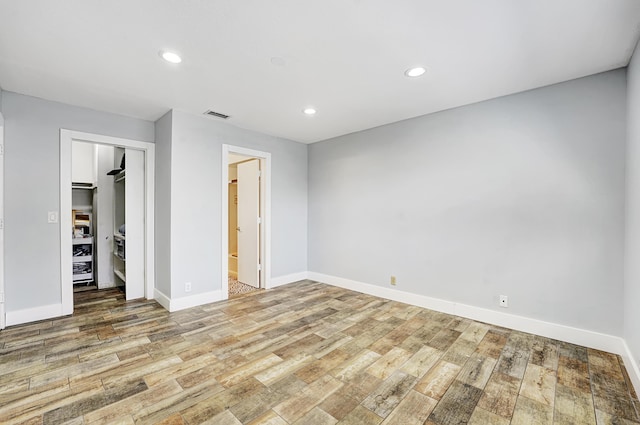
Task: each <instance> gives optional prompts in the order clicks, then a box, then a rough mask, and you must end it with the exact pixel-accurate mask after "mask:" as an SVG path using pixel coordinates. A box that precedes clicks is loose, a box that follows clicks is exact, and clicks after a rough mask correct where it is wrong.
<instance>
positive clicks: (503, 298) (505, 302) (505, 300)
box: [500, 295, 509, 308]
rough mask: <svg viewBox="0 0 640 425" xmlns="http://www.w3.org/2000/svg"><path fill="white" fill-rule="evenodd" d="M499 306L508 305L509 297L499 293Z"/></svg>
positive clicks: (504, 306)
mask: <svg viewBox="0 0 640 425" xmlns="http://www.w3.org/2000/svg"><path fill="white" fill-rule="evenodd" d="M500 307H503V308H507V307H509V297H507V296H506V295H500Z"/></svg>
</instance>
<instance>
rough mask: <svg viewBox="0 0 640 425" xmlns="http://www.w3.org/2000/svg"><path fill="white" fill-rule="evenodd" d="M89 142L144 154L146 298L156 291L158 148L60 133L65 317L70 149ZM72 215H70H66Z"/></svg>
mask: <svg viewBox="0 0 640 425" xmlns="http://www.w3.org/2000/svg"><path fill="white" fill-rule="evenodd" d="M74 141H76V142H88V143H95V144H101V145H107V146H119V147H124V148H129V149H137V150H141V151H144V153H145V155H144V158H145V159H144V167H145V169H144V177H145V292H144V293H145V297H146V298H147V299H153V297H154V288H155V281H156V279H155V223H154V217H155V212H154V205H155V145H154V144H153V143H150V142H142V141H138V140H131V139H122V138H119V137H111V136H104V135H101V134H92V133H83V132H79V131H73V130H65V129H60V282H61V292H62V315H67V314H72V313H73V279H72V256H71V249H69V247H70V246H71V243H72V237H71V236H72V235H71V230H70V229H71V228H72V223H71V214H70V212H71V146H72V142H74ZM67 212H69V214H67Z"/></svg>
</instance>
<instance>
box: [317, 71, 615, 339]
mask: <svg viewBox="0 0 640 425" xmlns="http://www.w3.org/2000/svg"><path fill="white" fill-rule="evenodd" d="M625 76H626V74H625V71H624V70H617V71H612V72H608V73H604V74H599V75H595V76H591V77H587V78H583V79H579V80H574V81H570V82H567V83H563V84H558V85H554V86H550V87H546V88H541V89H537V90H533V91H529V92H525V93H520V94H516V95H512V96H507V97H503V98H499V99H494V100H490V101H486V102H482V103H478V104H474V105H470V106H467V107H462V108H457V109H453V110H449V111H445V112H441V113H436V114H432V115H428V116H423V117H419V118H415V119H411V120H407V121H403V122H399V123H395V124H391V125H386V126H383V127H379V128H376V129H372V130H368V131H363V132H360V133H354V134H351V135H347V136H343V137H339V138H336V139H333V140H328V141H324V142H320V143H315V144H312V145H310V148H309V270H310V271H314V272H319V273H324V274H328V275H333V276H338V277H342V278H347V279H352V280H356V281H361V282H366V283H371V284H375V285H380V286H387V287H388V286H389V277H390V275H395V276H397V278H398V285H397V289H398V290H401V291H406V292H410V293H415V294H422V295H425V296H430V297H435V298H439V299H444V300H450V301H454V302H459V303H464V304H468V305H473V306H477V307H483V308H488V309H495V310H498V309H499V307H498V295H499V294H505V295H508V296H509V309H508V310H501V311H504V312H507V313H512V314H517V315H521V316H525V317H530V318H535V319H540V320H545V321H549V322H553V323H559V324H565V325H569V326H575V327H578V328H583V329H590V330H593V331H599V332H604V333H608V334H613V335H621V334H622V328H623V322H622V321H623V313H622V309H621V308H620V306H621V305H622V303H623V301H622V298H623V273H622V271H623V264H622V258H623V244H624V242H623V239H624V237H623V232H624V195H625V193H624V168H625V158H624V154H625V132H626V129H625V121H626V120H625V116H626V92H625V91H626V84H625V78H626V77H625Z"/></svg>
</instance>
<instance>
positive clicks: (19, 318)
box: [6, 304, 64, 326]
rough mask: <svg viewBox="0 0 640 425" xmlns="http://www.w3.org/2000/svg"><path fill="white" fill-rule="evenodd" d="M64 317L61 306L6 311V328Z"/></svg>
mask: <svg viewBox="0 0 640 425" xmlns="http://www.w3.org/2000/svg"><path fill="white" fill-rule="evenodd" d="M60 316H64V314H62V304H49V305H43V306H42V307H34V308H25V309H24V310H16V311H7V313H6V319H7V326H13V325H22V324H23V323H30V322H37V321H38V320H45V319H53V318H56V317H60Z"/></svg>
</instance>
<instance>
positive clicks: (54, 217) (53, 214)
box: [47, 211, 58, 223]
mask: <svg viewBox="0 0 640 425" xmlns="http://www.w3.org/2000/svg"><path fill="white" fill-rule="evenodd" d="M47 216H48V220H49V223H57V222H58V211H49V212H48V213H47Z"/></svg>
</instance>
